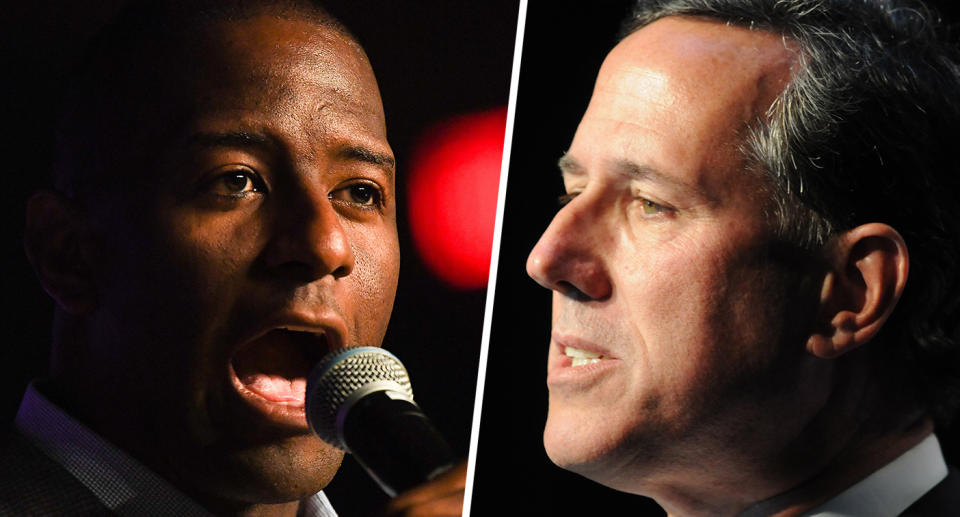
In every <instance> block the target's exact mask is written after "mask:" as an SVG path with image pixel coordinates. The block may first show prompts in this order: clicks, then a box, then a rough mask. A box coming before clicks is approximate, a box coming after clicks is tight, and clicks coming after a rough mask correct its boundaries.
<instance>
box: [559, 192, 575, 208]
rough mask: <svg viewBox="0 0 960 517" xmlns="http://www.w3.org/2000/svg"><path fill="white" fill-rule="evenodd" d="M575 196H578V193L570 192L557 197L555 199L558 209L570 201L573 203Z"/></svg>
mask: <svg viewBox="0 0 960 517" xmlns="http://www.w3.org/2000/svg"><path fill="white" fill-rule="evenodd" d="M577 194H579V192H571V193H569V194H564V195H562V196H559V197H558V198H557V205H558V207H559V208H563V207H565V206H567V205H568V204H569V203H570V202H571V201H573V198H575V197H577Z"/></svg>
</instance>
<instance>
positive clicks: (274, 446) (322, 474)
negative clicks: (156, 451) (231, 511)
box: [186, 435, 343, 505]
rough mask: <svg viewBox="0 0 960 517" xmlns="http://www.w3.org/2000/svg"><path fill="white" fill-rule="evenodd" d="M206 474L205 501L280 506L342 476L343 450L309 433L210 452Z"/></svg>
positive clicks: (198, 478)
mask: <svg viewBox="0 0 960 517" xmlns="http://www.w3.org/2000/svg"><path fill="white" fill-rule="evenodd" d="M205 456H206V459H205V460H204V462H203V463H206V464H207V465H209V467H208V469H207V470H205V471H203V472H197V471H192V472H190V473H186V475H187V476H191V477H193V482H192V483H190V484H192V485H193V486H196V487H198V492H199V493H197V494H193V495H194V497H197V498H198V499H200V500H201V502H202V501H203V500H204V499H207V500H212V501H220V502H221V503H225V504H230V505H243V504H276V503H285V502H290V501H295V500H299V499H303V498H305V497H308V496H310V495H312V494H314V493H316V492H319V491H320V490H322V489H323V488H324V487H326V486H327V484H329V483H330V481H331V480H332V479H333V476H334V474H336V472H337V469H338V468H339V467H340V462H341V461H342V460H343V451H341V450H340V449H337V448H336V447H334V446H332V445H330V444H327V443H325V442H323V441H320V440H319V439H318V438H316V437H314V436H312V435H309V436H306V435H303V436H294V437H288V438H285V439H283V440H279V441H275V442H272V443H267V444H261V445H256V446H249V447H246V448H243V449H240V450H233V451H224V450H207V451H205Z"/></svg>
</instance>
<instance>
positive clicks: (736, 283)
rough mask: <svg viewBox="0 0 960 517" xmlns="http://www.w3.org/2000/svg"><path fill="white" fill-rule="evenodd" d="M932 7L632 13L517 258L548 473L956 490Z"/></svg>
mask: <svg viewBox="0 0 960 517" xmlns="http://www.w3.org/2000/svg"><path fill="white" fill-rule="evenodd" d="M933 19H934V18H933V17H932V16H931V15H930V14H929V13H928V11H927V10H926V8H925V7H924V6H923V5H922V4H920V3H918V2H906V1H881V0H876V1H856V2H849V1H839V0H837V1H830V0H796V1H775V0H650V1H640V2H639V3H638V5H637V6H636V8H635V10H634V13H633V15H632V16H631V18H630V20H629V21H628V23H627V24H626V30H625V34H626V35H625V36H624V37H623V38H622V40H621V41H620V42H619V44H617V46H616V47H615V48H614V49H613V50H612V51H611V52H610V53H609V55H607V57H606V59H605V61H604V63H603V65H602V67H601V69H600V71H599V74H598V77H597V80H596V84H595V87H594V92H593V96H592V98H591V100H590V103H589V106H588V107H587V110H586V113H585V114H584V115H583V118H582V120H581V121H580V124H579V127H578V128H577V131H576V134H575V136H574V138H573V142H572V143H571V144H570V147H569V149H568V151H567V152H566V153H565V154H564V155H563V157H562V158H561V159H560V162H559V167H560V170H561V173H562V176H563V182H564V186H565V189H566V195H564V196H563V197H562V198H561V203H562V208H561V209H560V210H559V212H558V213H557V214H556V216H555V217H554V218H553V221H552V222H551V224H550V226H549V227H548V228H547V230H546V231H545V232H544V234H543V236H542V237H541V238H540V241H539V242H538V243H537V245H536V247H535V248H534V249H533V251H532V252H531V253H530V256H529V259H528V262H527V271H528V273H529V274H530V276H532V277H533V278H534V279H535V280H536V281H537V282H538V283H540V284H541V285H543V286H544V287H547V288H549V289H551V290H552V291H553V317H552V334H551V340H550V350H549V358H548V373H547V385H548V387H549V392H550V395H549V412H548V417H547V422H546V428H545V430H544V437H543V439H544V446H545V448H546V452H547V454H548V456H549V457H550V459H551V460H552V461H553V462H554V463H556V464H557V465H560V466H561V467H564V468H566V469H568V470H571V471H574V472H576V473H579V474H581V475H583V476H586V477H588V478H590V479H593V480H595V481H598V482H600V483H602V484H604V485H607V486H610V487H613V488H615V489H618V490H622V491H626V492H631V493H635V494H642V495H646V496H649V497H652V498H653V499H655V500H656V501H657V503H658V504H660V505H661V506H662V507H663V508H665V509H666V510H667V511H668V512H669V513H670V514H671V515H863V516H867V515H869V516H883V515H891V516H892V515H947V514H949V513H950V512H951V508H956V507H958V505H960V495H958V494H960V476H958V475H957V474H956V473H952V474H951V473H950V471H949V469H948V468H947V466H946V463H945V461H944V459H943V455H942V453H941V450H940V445H939V443H938V440H937V437H936V435H935V434H934V430H935V429H937V428H938V426H942V425H945V424H946V422H948V420H949V418H950V416H951V414H952V413H953V411H954V409H955V407H956V394H957V388H958V343H957V341H958V339H960V335H958V326H957V321H958V318H957V316H958V311H960V303H958V302H960V298H958V296H960V295H958V293H960V277H958V275H957V273H956V271H955V269H954V268H955V266H954V264H955V261H956V259H957V257H958V256H960V206H958V201H957V192H958V191H960V189H958V187H960V184H958V183H960V179H958V178H960V175H958V172H960V170H958V165H960V162H958V158H957V153H956V151H955V149H953V147H952V144H953V142H952V139H953V138H954V135H957V134H960V69H958V65H957V63H958V62H960V61H958V59H957V55H956V51H955V50H954V49H953V48H952V47H950V46H948V45H946V44H945V43H943V42H942V41H941V39H940V38H939V35H938V28H937V27H936V25H935V24H934V22H933ZM908 277H909V278H908ZM954 511H955V510H954Z"/></svg>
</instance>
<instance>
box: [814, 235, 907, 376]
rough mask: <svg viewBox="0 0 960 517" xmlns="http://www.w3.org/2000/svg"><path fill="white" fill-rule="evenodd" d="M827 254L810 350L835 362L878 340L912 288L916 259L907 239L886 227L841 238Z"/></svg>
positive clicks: (833, 240) (832, 244) (830, 246)
mask: <svg viewBox="0 0 960 517" xmlns="http://www.w3.org/2000/svg"><path fill="white" fill-rule="evenodd" d="M826 250H827V251H826V253H827V256H826V258H827V261H828V264H829V267H828V271H827V273H826V275H825V276H824V279H823V285H822V286H821V290H820V314H819V316H818V317H819V320H818V323H819V330H818V331H817V332H815V333H814V334H813V335H811V336H810V339H809V340H808V341H807V350H808V351H809V352H810V353H812V354H814V355H816V356H818V357H822V358H831V357H836V356H839V355H842V354H844V353H847V352H849V351H851V350H853V349H855V348H857V347H859V346H860V345H863V344H864V343H866V342H867V341H870V340H871V339H872V338H873V337H874V336H876V335H877V332H879V331H880V327H882V326H883V324H884V323H885V322H886V321H887V318H888V317H889V316H890V313H892V312H893V308H894V307H895V306H896V305H897V301H898V300H899V299H900V295H901V294H902V293H903V288H904V286H905V285H906V284H907V272H908V271H909V268H910V257H909V255H908V254H907V245H906V243H905V242H904V241H903V237H901V236H900V234H899V233H897V231H896V230H894V229H893V228H891V227H889V226H887V225H885V224H882V223H869V224H865V225H862V226H858V227H856V228H854V229H852V230H849V231H847V232H844V233H842V234H840V235H837V236H836V237H834V238H833V239H831V241H830V243H828V245H827V247H826Z"/></svg>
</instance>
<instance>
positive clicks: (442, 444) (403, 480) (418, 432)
mask: <svg viewBox="0 0 960 517" xmlns="http://www.w3.org/2000/svg"><path fill="white" fill-rule="evenodd" d="M341 429H342V433H341V436H342V437H343V441H344V443H345V445H346V446H347V448H348V449H349V451H350V453H351V454H353V456H354V458H356V460H357V462H359V463H360V465H361V466H363V468H364V469H366V471H367V472H368V473H369V474H370V476H371V477H373V478H374V480H376V481H377V483H379V484H380V486H381V488H383V490H384V491H385V492H386V493H387V494H389V495H390V496H391V497H394V496H396V495H397V494H399V493H400V492H403V491H406V490H408V489H410V488H413V487H415V486H417V485H420V484H422V483H425V482H427V481H430V480H431V479H433V478H435V477H437V476H439V475H440V474H442V473H444V472H446V471H447V470H449V469H450V468H451V467H452V466H453V464H454V457H453V452H452V451H451V450H450V446H449V445H447V442H446V441H445V440H444V439H443V436H441V435H440V433H439V432H438V431H437V429H436V428H435V427H434V426H433V424H432V423H431V422H430V420H429V419H428V418H427V416H426V415H424V414H423V411H421V410H420V408H419V407H418V406H417V405H416V404H414V403H412V402H410V401H407V400H403V399H393V398H391V397H390V396H389V395H388V392H386V391H376V392H373V393H370V394H368V395H366V396H364V397H361V398H360V399H359V400H357V401H356V402H355V403H354V404H353V406H352V407H350V408H349V409H348V410H347V413H346V416H345V418H344V422H343V426H342V427H341Z"/></svg>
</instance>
